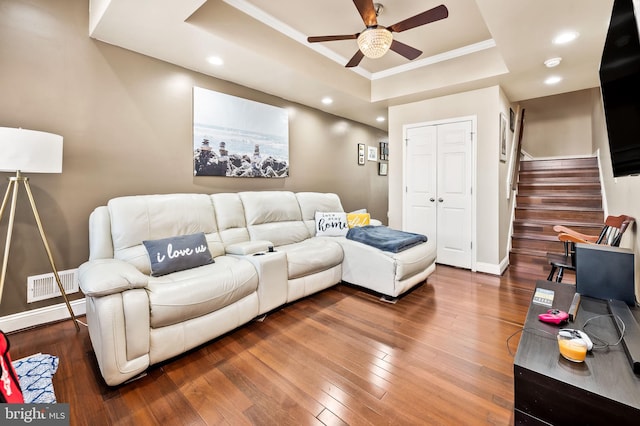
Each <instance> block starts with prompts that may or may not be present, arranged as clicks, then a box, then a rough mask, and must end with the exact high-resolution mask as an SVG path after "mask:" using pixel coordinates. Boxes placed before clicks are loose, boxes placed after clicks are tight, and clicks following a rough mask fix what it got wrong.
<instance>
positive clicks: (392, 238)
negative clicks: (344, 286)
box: [347, 225, 427, 253]
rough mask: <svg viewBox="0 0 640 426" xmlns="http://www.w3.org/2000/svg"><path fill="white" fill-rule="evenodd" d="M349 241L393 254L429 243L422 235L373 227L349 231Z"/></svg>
mask: <svg viewBox="0 0 640 426" xmlns="http://www.w3.org/2000/svg"><path fill="white" fill-rule="evenodd" d="M347 239H349V240H353V241H358V242H360V243H363V244H367V245H370V246H372V247H375V248H378V249H380V250H383V251H390V252H392V253H398V252H400V251H403V250H406V249H408V248H411V247H413V246H416V245H418V244H421V243H424V242H425V241H427V237H426V236H424V235H421V234H414V233H411V232H404V231H398V230H396V229H391V228H388V227H386V226H371V225H370V226H360V227H356V228H351V229H349V231H348V232H347Z"/></svg>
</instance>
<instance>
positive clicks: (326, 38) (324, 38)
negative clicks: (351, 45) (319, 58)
mask: <svg viewBox="0 0 640 426" xmlns="http://www.w3.org/2000/svg"><path fill="white" fill-rule="evenodd" d="M356 38H358V34H349V35H331V36H317V37H307V41H308V42H309V43H318V42H320V41H336V40H353V39H356Z"/></svg>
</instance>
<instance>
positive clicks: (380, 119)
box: [376, 117, 385, 123]
mask: <svg viewBox="0 0 640 426" xmlns="http://www.w3.org/2000/svg"><path fill="white" fill-rule="evenodd" d="M384 120H385V118H384V117H378V118H376V121H377V122H378V123H382V122H383V121H384Z"/></svg>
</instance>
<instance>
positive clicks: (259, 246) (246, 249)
mask: <svg viewBox="0 0 640 426" xmlns="http://www.w3.org/2000/svg"><path fill="white" fill-rule="evenodd" d="M269 246H271V247H273V243H272V242H271V241H267V240H255V241H243V242H241V243H235V244H229V245H228V246H227V247H225V251H226V252H227V254H235V255H237V256H246V255H249V254H254V253H259V252H265V251H267V250H268V249H269Z"/></svg>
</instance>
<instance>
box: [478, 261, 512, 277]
mask: <svg viewBox="0 0 640 426" xmlns="http://www.w3.org/2000/svg"><path fill="white" fill-rule="evenodd" d="M507 266H509V258H508V257H507V258H505V259H503V260H502V262H500V264H499V265H496V264H495V263H484V262H476V272H484V273H485V274H491V275H502V273H503V272H504V270H505V269H507Z"/></svg>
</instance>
